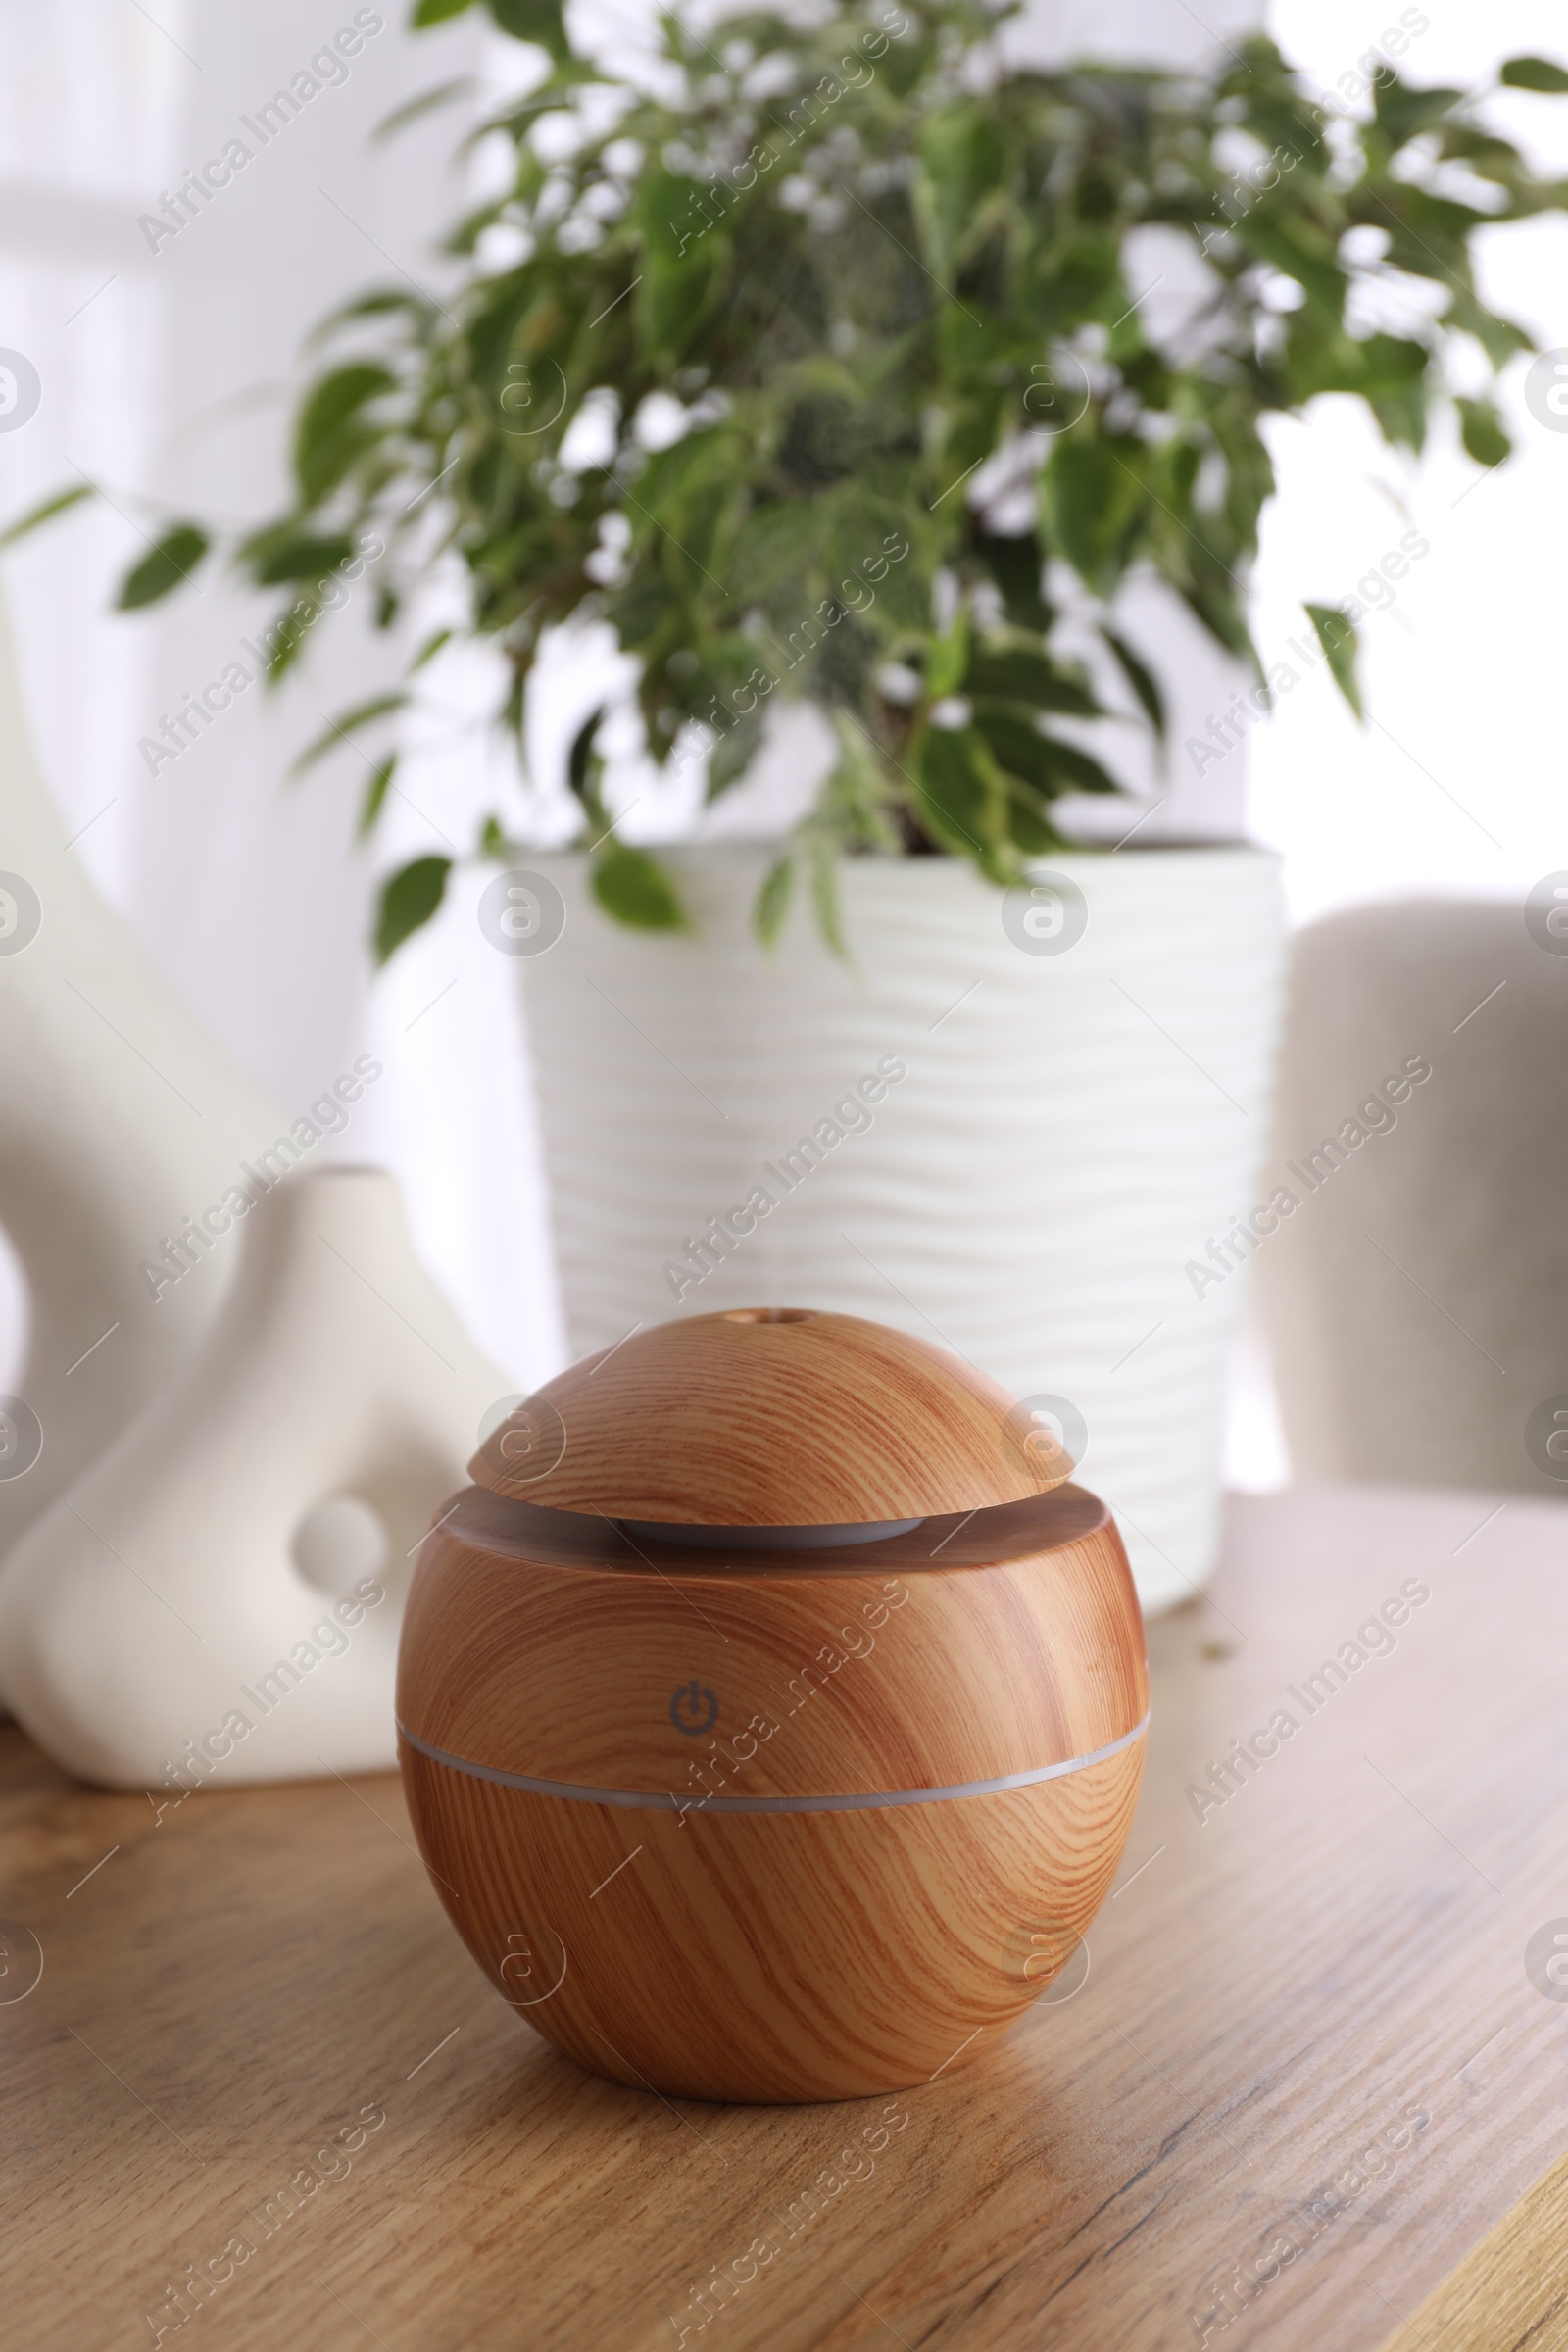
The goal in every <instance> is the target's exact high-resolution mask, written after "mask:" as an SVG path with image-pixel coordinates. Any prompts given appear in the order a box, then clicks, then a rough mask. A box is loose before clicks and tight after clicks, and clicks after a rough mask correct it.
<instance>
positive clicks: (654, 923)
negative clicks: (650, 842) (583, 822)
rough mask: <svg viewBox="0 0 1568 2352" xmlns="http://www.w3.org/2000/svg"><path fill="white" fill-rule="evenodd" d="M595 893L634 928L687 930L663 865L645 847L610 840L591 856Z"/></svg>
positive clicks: (623, 921) (642, 929)
mask: <svg viewBox="0 0 1568 2352" xmlns="http://www.w3.org/2000/svg"><path fill="white" fill-rule="evenodd" d="M592 887H593V894H594V897H595V898H596V899H597V900H598V901H599V904H600V906H601V907H603V908H604V910H605V912H606V913H607V914H612V915H613V916H614V918H615V920H616V922H617V923H627V924H629V925H630V927H631V928H632V929H633V930H634V931H684V930H685V929H686V916H685V913H684V910H683V909H682V907H681V903H680V901H679V899H678V898H677V897H676V896H675V891H674V886H673V884H672V883H671V882H670V879H669V876H668V875H667V874H666V873H665V871H664V869H663V867H662V865H660V864H659V863H658V862H657V861H656V860H655V859H654V858H650V857H649V855H648V853H647V851H646V850H634V849H633V848H632V847H631V846H630V844H629V843H627V842H623V841H617V842H613V843H610V844H608V845H607V846H606V847H605V848H604V849H603V850H601V851H600V852H599V854H598V855H597V856H596V857H595V858H593V860H592Z"/></svg>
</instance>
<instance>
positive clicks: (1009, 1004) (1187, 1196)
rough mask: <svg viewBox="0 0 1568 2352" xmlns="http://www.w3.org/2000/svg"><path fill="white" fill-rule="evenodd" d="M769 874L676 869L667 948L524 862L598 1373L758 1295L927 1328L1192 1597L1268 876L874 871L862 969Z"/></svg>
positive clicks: (1275, 899)
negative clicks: (681, 911) (628, 1339)
mask: <svg viewBox="0 0 1568 2352" xmlns="http://www.w3.org/2000/svg"><path fill="white" fill-rule="evenodd" d="M764 862H765V859H764V854H763V853H761V852H756V851H753V850H751V849H741V848H722V849H720V848H704V849H701V850H687V851H681V852H676V853H674V854H673V857H672V863H673V865H674V867H675V870H676V873H677V876H678V881H679V886H680V889H681V891H682V893H683V896H684V898H685V902H686V904H687V907H688V908H689V909H690V911H691V914H692V917H693V921H694V930H693V933H692V934H691V935H690V936H686V937H671V936H669V935H654V936H650V935H648V934H646V933H638V932H633V931H629V930H626V929H624V928H622V927H620V926H618V925H616V924H614V923H613V922H611V921H610V920H608V919H607V918H606V917H605V916H604V915H603V914H602V913H601V912H600V911H599V910H598V908H597V907H596V906H595V905H594V903H593V901H592V899H591V898H590V896H589V894H588V889H587V876H586V870H585V866H584V863H583V861H582V860H581V859H578V858H570V857H553V858H537V859H535V860H534V861H533V870H535V871H536V872H538V873H540V874H542V875H544V876H545V877H546V878H547V880H548V881H550V882H552V883H554V885H555V886H556V888H557V889H558V890H559V891H560V893H561V894H562V899H563V901H564V907H565V927H564V932H563V933H562V935H561V936H560V938H559V939H557V940H556V941H555V944H554V945H552V946H550V947H549V948H548V949H547V950H546V951H544V952H539V953H534V954H532V955H531V956H526V959H525V971H526V979H525V984H524V985H525V999H526V1006H527V1013H528V1020H529V1030H530V1036H531V1040H532V1046H533V1053H534V1058H535V1064H536V1067H537V1071H538V1084H539V1092H540V1103H541V1114H542V1121H543V1129H544V1139H545V1150H546V1158H547V1164H548V1171H549V1177H550V1184H551V1190H552V1194H553V1200H554V1214H555V1227H556V1238H557V1247H558V1252H559V1259H560V1267H561V1277H562V1283H563V1288H564V1301H565V1309H566V1316H567V1322H568V1327H569V1334H570V1340H571V1345H572V1348H573V1351H574V1353H576V1352H586V1351H587V1350H589V1349H591V1348H606V1347H613V1345H614V1344H615V1342H616V1341H618V1340H619V1339H621V1338H622V1337H623V1336H624V1335H625V1334H626V1333H627V1332H628V1331H630V1330H632V1329H633V1328H635V1327H636V1326H638V1325H639V1324H647V1323H652V1322H656V1321H660V1320H662V1319H663V1318H665V1317H667V1316H670V1315H673V1314H679V1313H682V1312H707V1311H710V1310H711V1309H712V1308H714V1307H721V1306H729V1305H745V1304H757V1303H795V1304H802V1305H810V1306H817V1307H826V1308H832V1309H837V1310H840V1311H842V1312H846V1313H851V1314H858V1315H870V1316H874V1317H876V1318H878V1319H880V1320H881V1321H883V1322H887V1323H892V1324H895V1325H897V1326H898V1327H900V1328H901V1329H903V1330H906V1331H908V1332H912V1333H915V1334H917V1335H920V1336H923V1337H926V1338H929V1339H935V1340H938V1341H940V1342H942V1343H943V1344H945V1345H946V1346H948V1347H950V1348H956V1350H957V1351H958V1353H960V1354H962V1355H964V1356H967V1357H968V1358H969V1359H970V1360H971V1361H972V1362H973V1363H975V1364H976V1365H978V1366H979V1367H980V1368H981V1369H982V1370H983V1371H985V1372H988V1373H990V1374H992V1375H993V1376H994V1377H995V1378H996V1379H998V1380H1000V1381H1001V1382H1003V1383H1004V1385H1005V1386H1006V1387H1007V1388H1009V1389H1011V1390H1012V1391H1013V1392H1014V1394H1016V1395H1017V1396H1019V1397H1028V1398H1031V1399H1034V1400H1037V1406H1036V1409H1037V1410H1038V1411H1039V1412H1040V1413H1041V1415H1042V1416H1043V1417H1044V1418H1046V1419H1047V1420H1048V1421H1050V1422H1052V1423H1054V1425H1055V1426H1056V1427H1057V1428H1058V1429H1059V1430H1060V1432H1061V1433H1062V1434H1063V1435H1064V1436H1065V1437H1066V1439H1067V1441H1068V1443H1069V1449H1070V1450H1072V1451H1073V1452H1074V1453H1075V1455H1076V1456H1078V1458H1079V1459H1080V1463H1081V1475H1082V1476H1083V1478H1084V1479H1085V1481H1086V1482H1087V1483H1088V1484H1089V1485H1091V1486H1093V1487H1094V1488H1095V1489H1096V1491H1097V1492H1099V1493H1100V1494H1102V1495H1104V1496H1105V1498H1106V1499H1107V1500H1108V1501H1109V1502H1110V1504H1111V1505H1112V1507H1113V1508H1114V1509H1115V1511H1116V1513H1117V1516H1118V1518H1119V1520H1120V1522H1121V1525H1122V1528H1123V1532H1124V1534H1125V1537H1126V1540H1127V1544H1128V1548H1129V1551H1130V1553H1131V1555H1132V1559H1133V1562H1134V1566H1135V1570H1136V1573H1137V1577H1138V1584H1139V1590H1140V1593H1141V1595H1142V1597H1143V1600H1144V1604H1145V1606H1146V1607H1148V1608H1158V1607H1161V1606H1164V1605H1168V1604H1170V1603H1171V1602H1174V1601H1176V1600H1178V1599H1181V1598H1183V1597H1184V1596H1185V1595H1187V1594H1188V1593H1191V1592H1192V1590H1193V1589H1194V1587H1195V1586H1198V1585H1201V1582H1202V1579H1203V1577H1204V1576H1205V1574H1206V1573H1207V1571H1208V1569H1209V1567H1210V1565H1211V1563H1212V1560H1213V1556H1214V1551H1215V1545H1216V1541H1217V1532H1218V1502H1219V1465H1220V1451H1221V1440H1222V1404H1223V1385H1224V1364H1225V1354H1226V1342H1227V1340H1228V1337H1229V1334H1230V1330H1231V1326H1232V1322H1233V1319H1234V1312H1235V1306H1236V1295H1237V1293H1238V1291H1239V1290H1240V1287H1241V1286H1240V1285H1239V1284H1235V1283H1209V1284H1206V1285H1201V1284H1198V1283H1196V1282H1195V1281H1194V1279H1193V1278H1192V1277H1191V1276H1190V1275H1189V1274H1188V1272H1187V1270H1186V1269H1187V1266H1188V1262H1189V1261H1190V1260H1202V1259H1204V1258H1205V1252H1206V1250H1207V1248H1208V1245H1209V1242H1210V1241H1211V1239H1213V1238H1215V1237H1217V1236H1222V1235H1223V1233H1224V1232H1225V1230H1226V1228H1227V1227H1228V1225H1229V1224H1230V1223H1231V1221H1232V1219H1234V1218H1235V1217H1236V1216H1237V1215H1239V1214H1242V1213H1245V1212H1246V1211H1248V1210H1250V1208H1251V1206H1252V1205H1253V1201H1252V1189H1251V1188H1252V1186H1253V1184H1254V1182H1255V1180H1256V1176H1257V1172H1258V1169H1259V1167H1260V1165H1261V1160H1262V1154H1263V1151H1264V1147H1265V1140H1266V1136H1267V1128H1268V1108H1269V1088H1270V1079H1271V1072H1272V1065H1273V1055H1274V1047H1275V1040H1276V1033H1277V1029H1278V1025H1279V1014H1280V996H1281V986H1282V970H1283V946H1284V923H1283V914H1282V907H1281V900H1280V891H1279V882H1278V867H1277V860H1276V859H1275V858H1273V857H1272V856H1271V855H1269V854H1267V853H1265V852H1262V851H1259V850H1255V849H1251V848H1248V847H1231V846H1220V847H1193V848H1186V847H1171V848H1160V849H1152V850H1123V851H1120V852H1118V853H1114V854H1109V853H1107V854H1089V853H1082V854H1079V853H1075V854H1073V855H1071V856H1063V857H1060V858H1054V859H1052V860H1051V861H1050V863H1051V870H1052V872H1053V873H1054V874H1055V875H1057V876H1058V877H1059V878H1060V880H1061V882H1062V884H1063V886H1064V887H1063V889H1062V890H1061V891H1059V892H1056V893H1054V895H1053V896H1051V897H1049V898H1045V899H1041V900H1038V901H1036V902H1033V903H1032V904H1031V903H1030V902H1029V901H1028V893H1027V891H1025V892H1024V894H1023V900H1024V903H1023V904H1020V902H1019V900H1018V898H1017V897H1014V898H1013V899H1011V900H1008V899H1005V897H1004V894H1002V893H1001V892H999V891H997V890H996V889H994V888H993V887H992V886H991V885H989V884H987V883H984V882H982V881H981V880H979V879H978V878H977V877H976V876H975V875H974V874H973V873H972V872H971V871H970V870H969V868H968V867H967V866H966V865H964V864H962V863H960V862H959V861H957V860H956V859H952V858H858V859H852V860H849V861H847V862H846V863H845V864H844V865H843V866H842V868H841V876H842V885H843V900H844V922H845V930H846V935H847V938H848V942H849V946H850V951H851V958H852V960H850V961H849V962H842V961H840V960H838V959H836V958H835V957H834V956H832V955H831V954H830V953H829V952H828V951H827V950H826V949H825V948H824V947H823V946H822V944H821V942H820V940H819V939H818V938H817V936H816V934H815V931H814V927H813V926H812V924H811V921H810V918H809V914H808V912H807V911H806V910H805V909H803V908H797V909H796V911H795V913H794V915H793V916H792V919H791V922H790V925H789V927H788V929H787V931H786V934H785V936H784V938H783V940H782V942H781V943H780V945H779V947H778V949H777V951H776V952H775V953H774V954H772V955H768V954H765V953H763V952H762V951H761V950H760V949H759V948H758V946H757V945H756V943H755V941H754V939H753V938H752V936H751V932H750V909H751V903H752V900H753V897H754V895H755V893H756V889H757V886H758V883H759V881H760V877H761V873H762V871H763V870H764ZM1075 891H1076V892H1077V893H1079V894H1081V901H1082V911H1083V912H1084V913H1085V914H1086V917H1087V920H1086V923H1085V924H1084V926H1083V928H1082V932H1081V936H1076V937H1069V936H1068V934H1070V933H1074V932H1075V931H1076V930H1077V928H1078V925H1077V923H1076V921H1075V920H1074V919H1073V915H1072V907H1073V905H1074V904H1075V903H1076V902H1074V895H1073V894H1074V892H1075ZM1063 907H1066V908H1067V919H1066V920H1065V921H1064V922H1063V921H1062V920H1061V919H1060V917H1061V913H1062V908H1063ZM529 919H531V918H529ZM1009 926H1010V928H1009ZM549 928H550V926H549V925H548V923H547V924H546V925H545V926H544V927H543V928H542V929H541V930H540V931H539V932H538V934H537V939H539V940H543V939H544V938H547V937H548V935H549ZM524 944H525V945H526V946H532V945H535V944H536V943H535V940H534V939H533V938H528V939H526V940H525V942H524ZM514 952H515V951H514ZM895 1065H896V1068H897V1070H898V1071H902V1072H903V1075H894V1074H893V1071H894V1068H895ZM879 1073H880V1076H879V1075H878V1074H879ZM862 1080H869V1081H870V1084H869V1086H868V1087H866V1088H863V1089H862V1090H861V1091H860V1092H859V1093H858V1095H857V1094H856V1092H855V1091H854V1090H856V1089H857V1087H858V1085H859V1082H861V1081H862ZM879 1089H880V1092H879V1091H878V1090H879ZM835 1106H838V1107H837V1111H835ZM832 1129H837V1130H839V1131H841V1132H840V1133H839V1134H838V1135H836V1136H835V1135H833V1134H832V1133H831V1130H832ZM810 1139H814V1140H815V1156H814V1157H813V1156H812V1154H811V1153H810V1152H803V1151H802V1149H801V1147H802V1143H803V1141H806V1140H810ZM791 1153H793V1154H794V1166H793V1169H792V1165H791V1162H790V1159H789V1157H788V1155H789V1154H791ZM759 1196H767V1197H768V1205H765V1206H764V1205H763V1201H762V1200H761V1199H760V1198H759ZM733 1211H739V1212H740V1213H739V1214H738V1215H732V1214H731V1212H733ZM711 1220H724V1221H725V1222H723V1223H712V1222H711ZM705 1259H706V1263H707V1270H706V1271H705V1270H704V1264H705ZM1200 1293H1201V1296H1200Z"/></svg>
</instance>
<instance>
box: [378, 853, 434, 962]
mask: <svg viewBox="0 0 1568 2352" xmlns="http://www.w3.org/2000/svg"><path fill="white" fill-rule="evenodd" d="M451 871H452V860H451V858H415V860H414V862H413V864H412V865H405V866H403V867H402V868H401V869H400V870H399V871H398V872H397V873H395V874H394V875H393V876H392V877H391V879H390V881H388V883H387V884H386V886H385V888H384V889H383V890H382V892H381V903H380V907H379V908H378V910H377V913H376V918H375V960H376V962H377V963H378V964H379V963H385V962H386V960H387V958H388V957H389V956H393V955H395V954H396V952H397V950H398V949H399V948H401V947H402V945H403V942H404V941H405V940H406V939H407V938H409V936H410V935H411V933H413V932H415V931H417V930H419V929H420V927H421V926H422V925H423V924H425V923H427V922H428V921H429V920H430V917H431V916H432V915H433V914H434V913H435V911H436V909H437V907H439V906H440V904H441V901H442V899H443V898H444V897H445V895H446V887H447V876H448V874H449V873H450V872H451Z"/></svg>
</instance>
